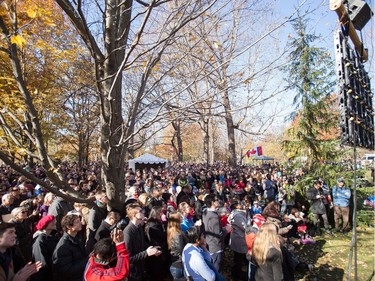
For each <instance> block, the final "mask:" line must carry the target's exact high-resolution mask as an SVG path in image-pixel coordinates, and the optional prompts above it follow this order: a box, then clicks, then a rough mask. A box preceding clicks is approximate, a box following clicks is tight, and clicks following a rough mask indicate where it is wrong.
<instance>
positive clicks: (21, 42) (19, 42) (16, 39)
mask: <svg viewBox="0 0 375 281" xmlns="http://www.w3.org/2000/svg"><path fill="white" fill-rule="evenodd" d="M10 42H11V43H12V44H16V45H17V47H19V48H21V49H22V47H23V45H26V40H25V38H23V37H22V36H21V35H19V34H17V35H13V36H12V37H11V38H10Z"/></svg>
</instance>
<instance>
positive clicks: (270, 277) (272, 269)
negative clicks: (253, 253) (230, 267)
mask: <svg viewBox="0 0 375 281" xmlns="http://www.w3.org/2000/svg"><path fill="white" fill-rule="evenodd" d="M255 280H267V281H282V280H284V275H283V268H282V253H281V252H279V251H277V250H276V249H275V248H273V247H272V248H270V250H269V252H268V255H267V258H266V262H265V263H264V264H261V265H257V269H256V272H255Z"/></svg>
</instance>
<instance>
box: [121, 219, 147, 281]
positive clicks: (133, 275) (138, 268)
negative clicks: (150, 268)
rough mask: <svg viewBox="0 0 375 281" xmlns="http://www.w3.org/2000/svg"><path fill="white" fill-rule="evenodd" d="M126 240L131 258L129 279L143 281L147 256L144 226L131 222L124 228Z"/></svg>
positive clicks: (130, 280)
mask: <svg viewBox="0 0 375 281" xmlns="http://www.w3.org/2000/svg"><path fill="white" fill-rule="evenodd" d="M124 241H125V245H126V248H127V249H128V252H129V259H130V274H129V276H128V281H141V280H143V277H144V266H145V259H146V258H147V252H146V249H147V248H146V243H145V237H144V232H143V228H142V227H141V226H139V227H138V226H136V225H135V224H134V223H132V222H129V224H128V225H127V226H126V227H125V229H124Z"/></svg>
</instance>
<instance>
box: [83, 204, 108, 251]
mask: <svg viewBox="0 0 375 281" xmlns="http://www.w3.org/2000/svg"><path fill="white" fill-rule="evenodd" d="M106 216H107V206H101V207H99V206H98V205H97V204H95V205H94V207H92V208H91V209H90V213H89V218H88V221H87V227H88V229H89V230H88V237H87V243H86V251H87V252H88V253H90V252H91V251H92V250H93V249H94V245H95V242H96V241H95V234H96V231H97V230H98V228H99V226H100V224H101V223H102V221H103V220H104V219H105V218H106Z"/></svg>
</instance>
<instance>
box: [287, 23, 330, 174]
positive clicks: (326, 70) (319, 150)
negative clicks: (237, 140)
mask: <svg viewBox="0 0 375 281" xmlns="http://www.w3.org/2000/svg"><path fill="white" fill-rule="evenodd" d="M293 28H294V31H295V33H296V35H295V37H290V39H289V42H288V46H289V47H290V49H291V51H290V53H289V61H290V63H289V64H288V65H286V67H284V69H283V70H284V72H285V73H286V74H287V75H286V79H285V80H286V82H287V85H288V87H289V89H291V90H294V91H295V92H296V94H295V97H294V99H293V105H294V107H295V108H294V109H295V110H294V111H293V113H291V115H290V116H289V117H290V119H291V120H292V121H293V123H292V126H291V127H290V128H289V129H288V130H287V132H286V137H285V140H284V141H283V149H284V150H286V152H287V153H288V155H289V157H290V158H295V157H297V156H307V161H308V163H309V166H310V167H311V166H312V165H313V164H314V163H316V162H318V161H324V160H330V159H332V158H334V157H335V153H334V152H335V146H336V141H335V138H333V139H332V138H331V140H327V138H325V137H324V136H325V135H327V134H329V132H330V131H331V130H332V129H333V128H335V127H337V126H336V123H337V115H335V112H334V109H333V98H332V93H333V90H334V84H335V81H334V78H335V75H334V63H333V59H332V58H331V57H330V54H329V52H328V51H327V50H326V49H323V48H320V47H316V45H314V44H316V43H315V42H316V41H317V39H319V37H318V36H316V35H315V34H308V33H307V27H306V21H305V20H304V19H303V18H302V17H298V18H297V19H296V21H295V22H294V23H293Z"/></svg>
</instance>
